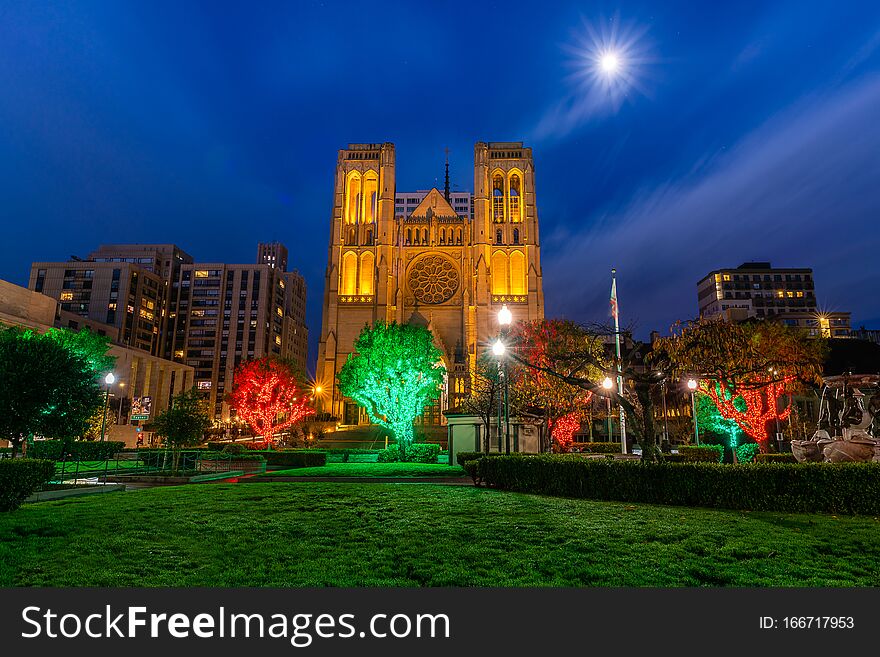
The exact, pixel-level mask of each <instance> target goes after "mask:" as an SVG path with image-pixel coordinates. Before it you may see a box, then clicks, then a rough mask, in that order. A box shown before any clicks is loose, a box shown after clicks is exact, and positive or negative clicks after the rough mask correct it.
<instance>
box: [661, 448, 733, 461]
mask: <svg viewBox="0 0 880 657" xmlns="http://www.w3.org/2000/svg"><path fill="white" fill-rule="evenodd" d="M663 458H665V459H666V460H667V461H672V462H673V463H721V462H722V461H723V460H724V446H723V445H699V446H697V445H682V446H681V447H679V448H678V454H666V455H665V456H664V457H663Z"/></svg>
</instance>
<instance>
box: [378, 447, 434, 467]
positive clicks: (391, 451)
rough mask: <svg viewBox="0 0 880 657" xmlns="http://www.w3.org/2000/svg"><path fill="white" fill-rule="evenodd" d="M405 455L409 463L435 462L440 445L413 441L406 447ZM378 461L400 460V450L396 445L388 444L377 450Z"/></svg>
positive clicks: (390, 461) (392, 461)
mask: <svg viewBox="0 0 880 657" xmlns="http://www.w3.org/2000/svg"><path fill="white" fill-rule="evenodd" d="M406 455H407V457H408V460H409V462H410V463H436V462H437V457H438V456H439V455H440V445H437V444H435V443H413V444H412V445H410V446H409V448H408V449H407V452H406ZM376 460H377V461H379V463H394V462H395V461H399V460H400V450H398V449H397V445H389V446H388V449H383V450H381V451H380V452H379V456H378V458H377V459H376Z"/></svg>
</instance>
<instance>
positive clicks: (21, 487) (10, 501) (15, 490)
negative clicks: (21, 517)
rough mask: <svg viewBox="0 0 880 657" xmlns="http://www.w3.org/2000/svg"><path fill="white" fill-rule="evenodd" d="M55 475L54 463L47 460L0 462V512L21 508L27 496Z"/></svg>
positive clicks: (6, 460)
mask: <svg viewBox="0 0 880 657" xmlns="http://www.w3.org/2000/svg"><path fill="white" fill-rule="evenodd" d="M54 474H55V462H54V461H51V460H49V459H31V458H27V459H3V460H0V511H12V510H13V509H17V508H18V507H20V506H21V503H22V502H24V501H25V499H26V498H27V496H28V495H30V494H31V493H33V492H34V491H35V490H37V489H38V488H39V487H40V486H42V485H43V484H45V483H46V482H47V481H49V480H50V479H51V478H52V477H53V475H54Z"/></svg>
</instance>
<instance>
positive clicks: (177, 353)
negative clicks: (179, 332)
mask: <svg viewBox="0 0 880 657" xmlns="http://www.w3.org/2000/svg"><path fill="white" fill-rule="evenodd" d="M174 357H175V358H183V349H178V350H177V351H175V352H174Z"/></svg>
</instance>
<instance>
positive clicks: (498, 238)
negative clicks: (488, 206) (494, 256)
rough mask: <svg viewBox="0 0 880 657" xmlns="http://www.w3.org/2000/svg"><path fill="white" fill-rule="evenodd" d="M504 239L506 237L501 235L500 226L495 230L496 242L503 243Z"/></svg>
mask: <svg viewBox="0 0 880 657" xmlns="http://www.w3.org/2000/svg"><path fill="white" fill-rule="evenodd" d="M503 241H504V238H503V237H502V235H501V229H500V228H498V229H496V230H495V244H501V243H502V242H503Z"/></svg>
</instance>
